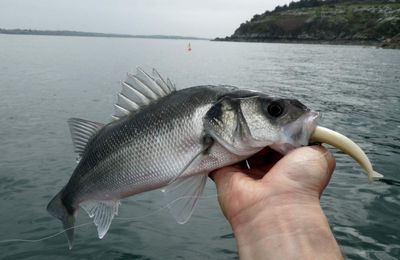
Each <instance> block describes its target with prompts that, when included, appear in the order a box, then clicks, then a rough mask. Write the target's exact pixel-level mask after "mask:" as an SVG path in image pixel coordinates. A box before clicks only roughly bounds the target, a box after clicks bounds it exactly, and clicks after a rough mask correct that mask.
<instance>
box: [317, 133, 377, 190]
mask: <svg viewBox="0 0 400 260" xmlns="http://www.w3.org/2000/svg"><path fill="white" fill-rule="evenodd" d="M310 142H320V143H326V144H330V145H332V146H334V147H336V148H337V149H339V150H341V151H343V152H344V153H346V154H348V155H350V156H351V157H352V158H353V159H354V160H356V161H357V162H358V163H359V164H360V166H361V167H362V168H363V169H364V170H365V171H366V172H367V174H368V182H369V183H372V181H373V179H374V178H383V175H382V174H380V173H378V172H376V171H374V169H373V168H372V164H371V162H370V161H369V159H368V157H367V155H366V154H365V153H364V151H363V150H362V149H361V148H360V147H359V146H358V145H357V144H356V143H354V142H353V141H352V140H350V139H349V138H348V137H346V136H344V135H342V134H340V133H338V132H335V131H333V130H331V129H328V128H325V127H322V126H317V127H316V128H315V130H314V132H313V133H312V135H311V138H310Z"/></svg>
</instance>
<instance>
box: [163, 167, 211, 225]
mask: <svg viewBox="0 0 400 260" xmlns="http://www.w3.org/2000/svg"><path fill="white" fill-rule="evenodd" d="M207 178H208V174H200V175H195V176H189V177H184V178H179V179H177V180H175V181H174V182H172V183H171V184H169V185H168V186H167V187H166V188H165V189H163V192H164V195H165V197H164V198H165V201H166V202H167V203H168V204H167V207H168V208H169V211H170V212H171V214H172V216H173V217H174V218H175V220H176V222H178V223H179V224H185V223H186V222H188V220H189V219H190V217H191V216H192V213H193V211H194V209H195V207H196V205H197V202H198V201H199V198H200V196H201V194H202V193H203V190H204V187H205V185H206V182H207Z"/></svg>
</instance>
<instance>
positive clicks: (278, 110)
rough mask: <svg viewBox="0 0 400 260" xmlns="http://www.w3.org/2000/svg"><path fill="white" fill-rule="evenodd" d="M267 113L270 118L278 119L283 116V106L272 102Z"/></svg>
mask: <svg viewBox="0 0 400 260" xmlns="http://www.w3.org/2000/svg"><path fill="white" fill-rule="evenodd" d="M267 111H268V114H269V115H270V116H272V117H280V116H281V115H282V114H283V106H282V105H281V104H280V103H278V102H272V103H271V104H269V106H268V108H267Z"/></svg>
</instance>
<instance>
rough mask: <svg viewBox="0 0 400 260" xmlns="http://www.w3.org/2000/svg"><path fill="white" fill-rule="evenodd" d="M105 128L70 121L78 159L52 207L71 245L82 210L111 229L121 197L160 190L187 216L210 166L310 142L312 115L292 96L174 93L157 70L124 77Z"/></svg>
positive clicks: (202, 90) (229, 89) (198, 90)
mask: <svg viewBox="0 0 400 260" xmlns="http://www.w3.org/2000/svg"><path fill="white" fill-rule="evenodd" d="M115 108H116V112H115V115H114V116H113V118H114V119H115V120H116V121H113V122H111V123H108V124H106V125H104V124H101V123H96V122H91V121H88V120H83V119H78V118H72V119H70V120H69V125H70V130H71V135H72V138H73V143H74V149H75V152H77V153H78V155H79V163H78V165H77V167H76V168H75V170H74V172H73V174H72V176H71V178H70V180H69V181H68V183H67V185H65V186H64V188H62V189H61V191H60V192H59V193H58V194H57V195H56V196H55V197H54V198H53V199H52V200H51V201H50V203H49V204H48V206H47V209H48V211H49V212H50V213H51V214H52V215H53V216H55V217H57V218H58V219H60V220H61V221H62V223H63V226H64V228H65V229H66V234H67V238H68V242H69V246H70V248H71V247H72V241H73V233H74V229H73V227H74V223H75V218H76V215H77V213H78V210H79V208H83V209H84V210H85V211H86V212H87V213H88V215H89V216H90V217H91V218H93V221H94V223H95V225H96V226H97V230H98V235H99V238H103V237H104V235H105V234H106V233H107V231H108V229H109V227H110V224H111V221H112V219H113V218H114V216H115V215H116V214H117V212H118V206H119V201H120V200H121V199H123V198H125V197H128V196H131V195H134V194H137V193H140V192H145V191H149V190H153V189H156V188H161V187H164V189H163V191H164V197H165V198H166V202H167V203H168V208H169V209H170V212H171V214H172V215H173V216H174V218H175V219H176V220H177V222H178V223H185V222H187V221H188V220H189V218H190V216H191V214H192V212H193V210H194V208H195V205H196V203H197V201H198V198H199V196H200V195H201V194H202V191H203V189H204V187H205V183H206V181H207V176H208V173H210V172H211V171H213V170H215V169H218V168H221V167H223V166H227V165H230V164H233V163H236V162H238V161H241V160H244V159H246V158H248V157H250V156H251V155H253V154H255V153H257V152H258V151H260V150H261V149H263V148H264V147H266V146H271V147H273V148H274V149H277V150H278V151H280V152H287V151H288V149H291V148H295V147H298V146H301V145H305V144H307V143H308V140H309V137H310V134H311V133H312V132H313V130H314V129H315V127H316V119H317V117H318V114H317V113H314V112H310V110H309V109H308V108H307V107H306V106H304V105H303V104H301V103H300V102H298V101H297V100H293V99H282V98H277V97H271V96H268V95H266V94H265V93H261V92H257V91H252V90H241V89H239V88H237V87H233V86H198V87H191V88H187V89H182V90H179V91H176V90H175V87H174V85H173V84H172V83H171V82H170V81H169V80H167V81H164V80H163V79H162V78H161V76H160V75H159V74H158V73H157V72H155V71H153V76H150V75H148V74H147V73H145V72H144V71H142V70H140V69H138V72H137V74H136V75H130V74H128V77H127V79H126V81H125V82H123V83H122V91H121V92H120V93H119V94H118V101H117V103H116V104H115Z"/></svg>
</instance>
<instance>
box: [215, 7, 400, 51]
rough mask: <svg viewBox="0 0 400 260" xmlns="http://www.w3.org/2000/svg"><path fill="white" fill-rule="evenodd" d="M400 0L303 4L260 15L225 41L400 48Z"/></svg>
mask: <svg viewBox="0 0 400 260" xmlns="http://www.w3.org/2000/svg"><path fill="white" fill-rule="evenodd" d="M399 39H400V0H381V1H379V0H376V1H368V0H367V1H361V0H358V1H357V0H325V1H323V0H301V1H298V2H291V3H290V4H289V5H284V6H277V7H276V8H275V9H274V10H273V11H266V12H264V13H263V14H256V15H254V17H253V18H252V19H251V20H250V21H246V22H245V23H242V24H241V25H240V26H239V28H238V29H236V31H235V32H234V34H233V35H232V36H230V37H225V38H222V39H221V38H217V39H216V40H223V41H224V40H225V41H259V42H312V43H319V42H327V43H340V44H346V43H348V44H376V45H380V46H382V47H391V48H399V47H400V41H399Z"/></svg>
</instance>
